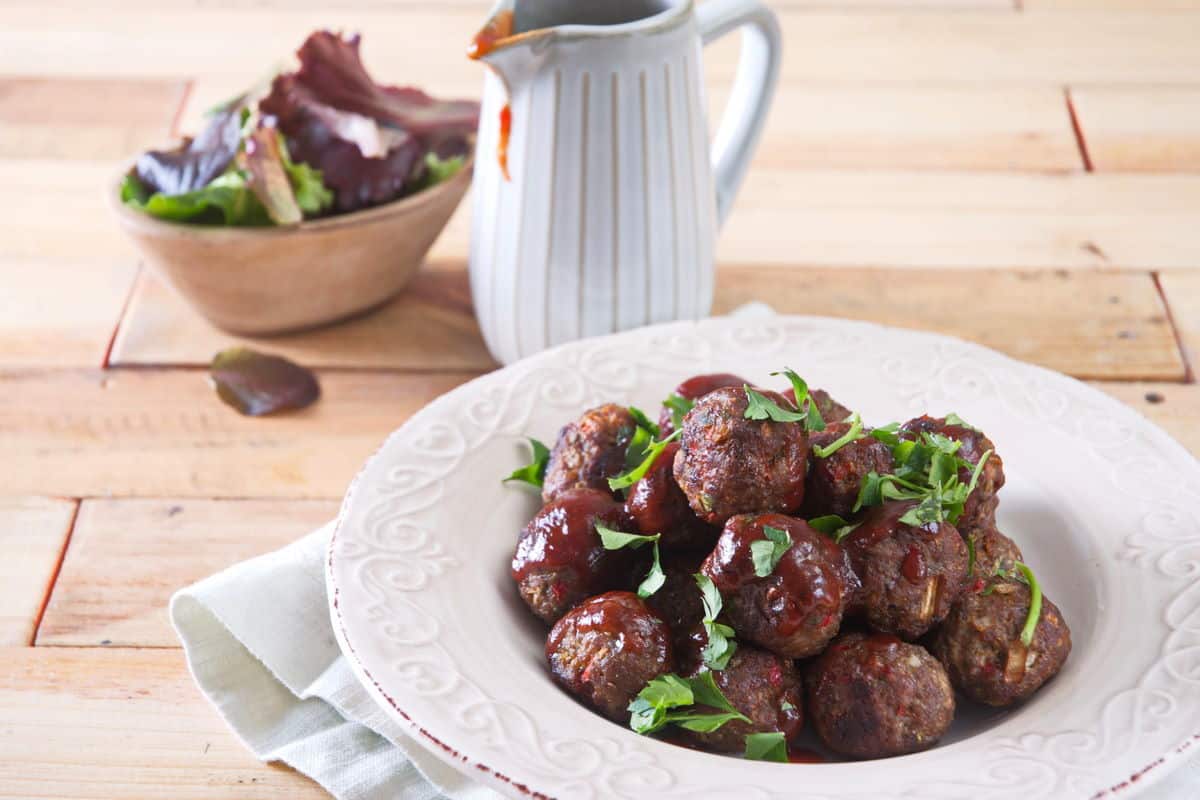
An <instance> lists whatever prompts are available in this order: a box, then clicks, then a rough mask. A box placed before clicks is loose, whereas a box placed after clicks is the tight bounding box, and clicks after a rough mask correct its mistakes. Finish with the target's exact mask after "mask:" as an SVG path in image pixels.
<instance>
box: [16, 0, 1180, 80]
mask: <svg viewBox="0 0 1200 800" xmlns="http://www.w3.org/2000/svg"><path fill="white" fill-rule="evenodd" d="M482 16H483V14H482V13H481V11H480V9H476V8H461V7H451V8H438V9H436V10H434V9H428V8H422V9H413V10H411V11H407V12H405V13H403V14H401V13H396V11H395V10H393V9H390V8H380V7H372V8H361V9H360V8H355V9H350V8H334V9H330V8H321V7H318V6H314V5H305V6H301V7H295V8H294V7H292V6H291V5H288V6H283V5H280V6H278V7H274V8H261V7H253V8H238V9H228V8H208V7H203V8H196V7H183V8H181V7H168V8H162V9H158V8H156V9H155V13H152V14H150V13H146V12H145V9H144V8H140V7H138V5H137V4H134V5H132V6H131V7H125V6H124V5H123V4H122V5H118V6H96V5H93V4H88V5H83V6H73V7H72V10H71V13H70V14H69V15H55V14H48V13H46V8H45V5H44V4H43V3H40V2H33V0H22V1H21V2H16V3H9V4H7V5H6V9H5V25H4V29H3V30H0V73H8V74H13V75H86V74H90V73H92V72H93V71H94V70H95V68H96V65H97V64H103V65H104V70H105V72H106V74H109V75H113V76H136V77H144V76H146V75H147V74H152V75H154V76H162V77H168V76H177V77H193V76H198V77H205V76H208V75H226V76H230V77H233V78H238V79H240V80H241V81H243V82H249V81H250V80H252V79H253V78H254V77H255V76H257V75H259V74H260V73H261V72H262V70H263V69H264V67H265V66H267V65H269V64H270V63H271V62H272V60H273V59H276V58H280V57H283V56H285V54H287V53H290V52H292V51H294V49H295V48H296V47H297V46H298V44H299V43H300V41H301V40H302V39H303V38H304V36H305V35H306V34H307V33H308V32H309V31H311V30H313V29H315V28H321V27H328V28H333V29H343V30H349V31H355V30H358V31H365V32H367V34H368V36H367V40H366V48H367V50H368V62H369V63H370V64H371V65H372V67H373V68H374V69H375V71H376V72H377V74H378V75H379V76H380V77H381V78H383V79H386V80H389V81H394V82H407V83H412V82H419V83H422V84H425V85H427V86H428V87H429V88H430V89H433V90H438V91H440V90H441V89H442V88H444V87H448V86H453V85H457V86H463V85H467V86H476V87H477V86H478V85H479V80H480V75H481V71H480V67H479V65H477V64H472V63H470V62H469V61H468V60H467V59H466V58H464V57H463V46H464V45H465V42H466V40H467V38H469V36H470V33H471V32H472V31H473V30H475V29H476V28H477V26H478V25H479V23H480V21H481V18H482ZM780 17H781V24H782V28H783V34H784V39H785V41H787V42H788V49H787V57H786V59H785V62H784V65H783V69H784V75H785V77H786V79H787V80H789V81H795V80H813V81H831V82H879V83H909V82H914V81H926V82H936V83H943V82H947V81H951V82H955V83H978V82H1000V83H1046V84H1051V85H1057V86H1061V85H1063V84H1078V83H1084V82H1090V83H1118V84H1127V85H1128V84H1144V83H1164V84H1182V83H1190V82H1194V80H1195V76H1196V75H1197V74H1200V48H1197V47H1196V46H1195V42H1196V36H1197V33H1198V31H1200V14H1195V13H1189V12H1177V11H1164V12H1152V11H1151V12H1142V11H1140V10H1134V11H1095V12H1091V13H1089V14H1088V15H1087V17H1086V19H1084V20H1081V19H1080V18H1079V17H1078V16H1077V15H1075V14H1065V13H1058V12H1054V11H1034V10H1030V11H1026V12H1025V13H1023V14H1015V13H973V12H971V13H964V12H963V11H961V10H947V11H945V12H937V11H919V12H914V11H912V10H907V9H900V10H880V11H873V12H872V13H863V12H862V10H861V9H858V10H853V9H851V10H842V9H840V8H832V9H811V8H793V9H781V10H780ZM63 18H69V19H70V23H71V24H70V25H69V26H66V25H63V24H62V22H60V21H58V20H60V19H63ZM736 38H737V37H731V38H730V41H728V42H722V43H721V44H719V45H716V46H714V47H710V48H708V50H707V51H706V58H707V60H708V61H709V63H710V66H711V68H712V72H713V74H714V75H715V76H717V77H720V78H723V79H725V80H730V79H732V76H733V71H734V69H735V64H736V59H737V51H738V46H737V40H736ZM1065 43H1069V46H1064V44H1065ZM217 45H219V47H220V52H221V57H220V58H214V57H213V56H212V53H213V48H214V47H215V46H217ZM1014 54H1019V56H1020V57H1014ZM151 71H152V72H151Z"/></svg>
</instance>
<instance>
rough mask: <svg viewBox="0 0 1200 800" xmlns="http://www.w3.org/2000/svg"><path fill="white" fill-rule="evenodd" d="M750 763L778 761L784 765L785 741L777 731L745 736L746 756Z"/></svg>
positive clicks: (785, 756) (785, 758) (786, 758)
mask: <svg viewBox="0 0 1200 800" xmlns="http://www.w3.org/2000/svg"><path fill="white" fill-rule="evenodd" d="M745 757H746V758H747V759H748V760H750V761H779V762H784V763H786V762H787V760H788V755H787V740H786V739H784V738H783V734H782V733H780V732H779V731H772V732H770V733H748V734H746V756H745Z"/></svg>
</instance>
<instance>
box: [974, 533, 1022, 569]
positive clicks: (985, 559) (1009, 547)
mask: <svg viewBox="0 0 1200 800" xmlns="http://www.w3.org/2000/svg"><path fill="white" fill-rule="evenodd" d="M962 534H963V538H965V539H969V540H970V541H971V542H972V543H973V545H974V547H975V568H974V569H973V570H972V575H973V576H975V577H978V578H983V579H987V578H990V577H991V576H993V575H995V574H996V572H997V570H1002V569H1003V570H1010V569H1012V568H1013V565H1014V564H1016V563H1017V562H1018V561H1024V560H1025V557H1024V556H1022V555H1021V548H1020V547H1018V546H1017V543H1016V542H1014V541H1013V540H1012V539H1010V538H1008V537H1007V536H1005V535H1004V534H1003V533H1001V532H1000V531H998V530H996V528H995V526H988V527H986V528H975V529H974V530H970V531H962Z"/></svg>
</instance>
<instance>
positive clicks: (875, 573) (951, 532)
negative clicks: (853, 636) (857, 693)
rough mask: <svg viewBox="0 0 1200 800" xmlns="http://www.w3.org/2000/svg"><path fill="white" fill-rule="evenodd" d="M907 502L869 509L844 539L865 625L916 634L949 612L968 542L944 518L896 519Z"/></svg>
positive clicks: (962, 580) (960, 587)
mask: <svg viewBox="0 0 1200 800" xmlns="http://www.w3.org/2000/svg"><path fill="white" fill-rule="evenodd" d="M912 507H913V504H912V503H907V502H891V503H886V504H884V505H882V506H876V507H875V508H872V509H871V510H870V511H869V512H867V514H866V515H865V516H864V517H863V520H862V523H861V524H860V525H859V526H858V528H856V529H855V530H854V532H853V533H851V534H850V535H849V536H848V537H847V538H846V539H845V541H844V544H845V545H846V549H847V551H848V552H849V553H850V561H851V563H852V564H853V566H854V571H855V573H856V574H857V575H858V577H859V580H860V581H862V591H861V592H860V594H859V595H858V598H857V599H858V601H859V603H860V604H861V608H862V611H863V612H864V614H865V617H866V621H867V624H868V625H870V626H871V627H872V628H874V629H875V630H877V631H882V632H884V633H894V634H896V635H897V636H899V637H901V638H903V639H910V640H911V639H918V638H920V637H921V636H922V635H924V634H925V633H926V632H928V631H929V630H930V629H931V628H933V626H935V625H937V624H938V623H939V622H941V621H942V620H943V619H945V618H946V615H947V614H949V613H950V609H951V607H952V606H953V604H954V602H955V600H957V599H958V597H959V596H960V595H961V594H962V593H963V591H964V590H965V588H966V579H967V562H968V559H969V557H968V553H967V546H966V544H965V543H964V542H963V540H962V537H961V536H959V534H958V531H956V530H955V529H954V526H953V525H950V524H949V523H946V522H943V523H940V524H939V523H930V524H928V525H924V526H921V527H914V526H912V525H907V524H905V523H903V522H900V517H902V516H903V515H904V513H905V512H906V511H908V509H910V508H912Z"/></svg>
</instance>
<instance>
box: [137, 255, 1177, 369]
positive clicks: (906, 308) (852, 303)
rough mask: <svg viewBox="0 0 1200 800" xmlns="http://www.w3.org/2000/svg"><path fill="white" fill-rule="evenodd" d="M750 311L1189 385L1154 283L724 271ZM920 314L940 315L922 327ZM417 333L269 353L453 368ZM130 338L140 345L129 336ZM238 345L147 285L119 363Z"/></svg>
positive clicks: (728, 287) (726, 294)
mask: <svg viewBox="0 0 1200 800" xmlns="http://www.w3.org/2000/svg"><path fill="white" fill-rule="evenodd" d="M459 266H460V269H459V270H456V271H453V272H444V273H430V274H429V275H428V276H427V279H428V285H429V287H430V289H431V290H432V289H434V288H436V291H437V292H439V293H441V294H442V296H449V297H453V298H459V299H461V301H462V302H464V303H465V302H468V301H467V300H466V298H467V297H468V288H467V277H466V274H465V273H464V272H463V271H462V270H461V264H460V265H459ZM863 287H871V290H870V292H864V290H863ZM751 301H765V302H769V303H771V304H772V306H774V307H775V308H776V309H777V310H778V311H780V312H783V313H793V314H819V315H826V316H844V317H851V318H855V319H866V320H873V321H876V322H883V323H886V324H893V325H901V326H913V325H914V324H915V325H917V326H919V327H924V328H926V329H928V330H935V331H938V332H940V333H947V334H951V335H955V336H961V337H962V338H965V339H970V340H972V341H977V342H981V343H983V344H987V345H989V346H992V347H996V348H997V349H1000V350H1003V351H1004V352H1007V353H1010V354H1011V355H1013V356H1015V357H1017V358H1021V359H1024V360H1027V361H1032V362H1035V363H1038V364H1043V365H1045V366H1048V367H1050V368H1052V369H1057V370H1060V371H1063V372H1067V373H1070V374H1073V375H1077V376H1081V377H1096V378H1105V379H1113V380H1121V379H1124V380H1132V379H1138V378H1143V379H1146V378H1150V379H1157V380H1179V379H1181V378H1182V377H1183V374H1184V368H1183V362H1182V360H1181V357H1180V354H1179V352H1178V348H1177V347H1176V345H1175V340H1174V336H1173V333H1172V330H1171V327H1170V325H1169V324H1168V322H1167V320H1166V316H1165V314H1164V311H1163V307H1162V302H1161V300H1160V298H1159V296H1158V292H1157V291H1156V289H1155V287H1154V283H1153V280H1152V279H1151V277H1150V275H1149V274H1148V273H1144V272H1142V273H1134V272H1113V271H1102V272H1097V273H1096V274H1087V275H1081V274H1079V273H1066V272H1052V271H1037V272H1014V271H1008V270H1003V271H1001V270H996V271H992V270H985V271H981V272H979V273H978V274H973V275H971V276H969V277H967V276H964V275H962V274H961V273H959V272H957V271H954V270H912V271H909V272H905V273H904V274H903V275H902V276H896V275H895V274H893V273H890V272H888V271H885V270H870V269H837V270H827V269H803V268H791V269H787V270H779V269H774V268H770V267H722V268H721V269H719V270H718V272H717V290H716V300H715V306H714V309H713V313H714V314H723V313H726V312H728V311H730V310H732V309H734V308H736V307H737V306H739V305H741V304H743V303H747V302H751ZM439 302H440V301H439ZM455 302H459V300H456V301H455ZM917 306H927V307H934V308H937V309H938V313H937V314H929V315H914V314H913V308H914V307H917ZM414 313H415V312H414ZM1050 320H1053V324H1049V322H1048V321H1050ZM419 327H420V324H419V323H416V322H414V318H413V317H412V316H408V315H406V314H404V313H401V310H392V309H390V308H389V309H384V310H382V311H380V312H379V313H378V314H376V315H373V316H372V317H367V318H364V319H362V320H359V321H356V322H352V323H349V324H348V325H345V326H341V327H338V328H331V329H329V330H328V331H318V332H315V333H309V334H300V335H298V336H292V337H286V338H280V339H272V340H270V342H269V343H267V345H266V346H268V347H269V348H270V349H272V350H273V351H277V352H281V353H285V354H287V355H289V356H291V357H294V358H297V359H299V360H300V361H301V363H305V364H310V365H313V366H342V367H362V366H367V367H380V368H396V369H422V370H437V369H442V368H444V367H445V366H446V365H447V359H448V358H452V356H451V355H450V354H447V353H444V352H443V350H444V347H443V346H441V345H439V344H437V343H436V342H431V343H430V344H429V345H428V346H421V347H415V348H409V347H407V346H405V345H404V344H403V342H404V341H405V339H406V337H409V336H412V335H413V333H412V332H413V331H414V330H416V329H418V328H419ZM126 331H136V332H137V333H136V334H132V333H131V334H129V335H128V336H126ZM472 336H474V337H475V338H473V339H470V340H468V341H465V342H463V343H460V344H458V345H456V347H469V346H471V345H470V343H471V342H473V343H474V344H473V346H474V347H475V348H479V347H480V346H481V345H480V343H479V341H478V338H477V337H478V333H477V332H475V333H473V334H472ZM230 341H232V340H228V339H227V338H226V337H224V336H223V335H222V334H220V333H217V332H216V331H214V330H213V329H212V328H211V327H209V326H208V325H207V324H206V323H205V322H203V321H202V320H201V319H199V318H198V317H197V316H196V315H195V314H194V313H193V312H191V311H189V310H188V309H187V308H185V307H183V305H182V303H181V302H180V301H179V300H177V299H175V298H174V296H173V295H171V294H170V293H168V292H166V291H165V290H164V289H162V288H161V287H159V286H158V285H157V284H156V283H155V282H153V281H147V282H144V283H143V285H142V286H140V287H139V292H138V295H137V300H136V301H135V303H134V304H133V305H132V306H131V309H130V312H129V314H128V316H127V317H126V320H125V322H124V324H123V325H122V334H121V337H120V338H119V339H118V343H117V347H116V348H115V350H114V353H115V355H116V356H117V358H118V361H119V363H126V364H149V363H154V364H165V365H198V364H205V363H207V362H208V360H209V359H210V358H211V355H212V353H213V352H214V351H215V350H216V349H218V348H220V347H223V346H226V345H227V344H229V343H230ZM464 366H466V365H464ZM471 366H472V368H478V369H487V368H489V367H490V362H489V363H484V362H483V359H482V358H481V359H480V361H479V363H476V364H473V365H471Z"/></svg>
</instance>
